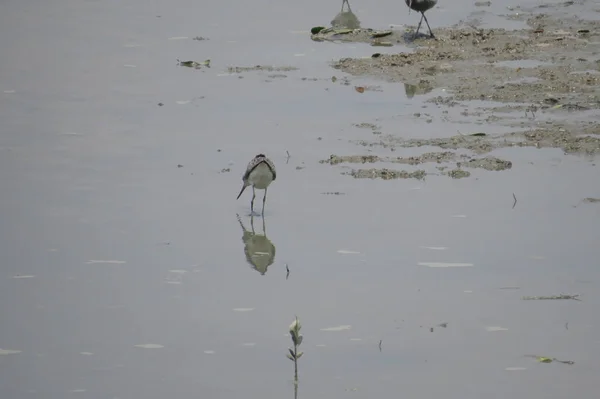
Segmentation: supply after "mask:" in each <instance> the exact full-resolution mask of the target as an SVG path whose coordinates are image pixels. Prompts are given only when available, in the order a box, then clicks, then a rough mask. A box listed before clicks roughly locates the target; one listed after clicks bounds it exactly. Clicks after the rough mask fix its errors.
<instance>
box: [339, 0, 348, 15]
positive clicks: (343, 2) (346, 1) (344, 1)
mask: <svg viewBox="0 0 600 399" xmlns="http://www.w3.org/2000/svg"><path fill="white" fill-rule="evenodd" d="M344 4H348V9H350V3H348V0H342V10H341V11H340V12H344Z"/></svg>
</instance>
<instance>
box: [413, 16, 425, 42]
mask: <svg viewBox="0 0 600 399" xmlns="http://www.w3.org/2000/svg"><path fill="white" fill-rule="evenodd" d="M423 17H425V14H423V13H421V20H420V21H419V25H417V30H416V31H415V36H414V39H416V38H417V35H418V34H419V29H421V24H422V23H423Z"/></svg>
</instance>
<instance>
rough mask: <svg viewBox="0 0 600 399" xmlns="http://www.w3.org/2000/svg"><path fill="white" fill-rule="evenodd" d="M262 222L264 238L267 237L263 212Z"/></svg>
mask: <svg viewBox="0 0 600 399" xmlns="http://www.w3.org/2000/svg"><path fill="white" fill-rule="evenodd" d="M262 220H263V235H264V236H265V237H266V236H267V228H266V227H265V213H264V212H263V215H262Z"/></svg>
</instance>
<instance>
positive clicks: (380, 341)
mask: <svg viewBox="0 0 600 399" xmlns="http://www.w3.org/2000/svg"><path fill="white" fill-rule="evenodd" d="M382 342H383V340H381V339H380V340H379V352H381V343H382Z"/></svg>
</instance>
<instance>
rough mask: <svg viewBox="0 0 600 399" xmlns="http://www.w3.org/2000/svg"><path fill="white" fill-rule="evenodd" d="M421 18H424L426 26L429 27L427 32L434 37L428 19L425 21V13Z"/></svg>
mask: <svg viewBox="0 0 600 399" xmlns="http://www.w3.org/2000/svg"><path fill="white" fill-rule="evenodd" d="M423 18H425V23H426V24H427V28H429V34H430V35H431V38H432V39H435V36H433V32H432V31H431V27H430V26H429V21H427V17H426V16H425V13H423Z"/></svg>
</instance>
